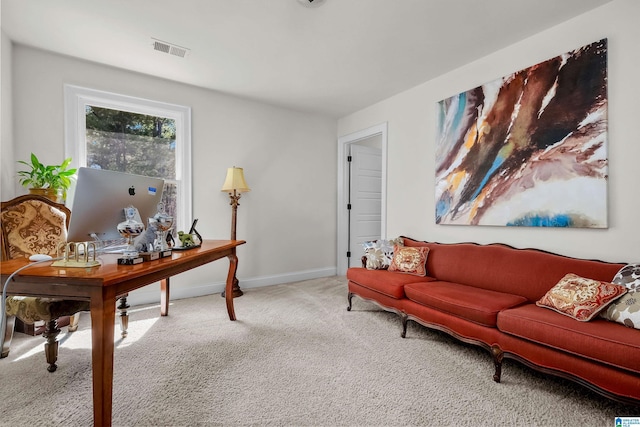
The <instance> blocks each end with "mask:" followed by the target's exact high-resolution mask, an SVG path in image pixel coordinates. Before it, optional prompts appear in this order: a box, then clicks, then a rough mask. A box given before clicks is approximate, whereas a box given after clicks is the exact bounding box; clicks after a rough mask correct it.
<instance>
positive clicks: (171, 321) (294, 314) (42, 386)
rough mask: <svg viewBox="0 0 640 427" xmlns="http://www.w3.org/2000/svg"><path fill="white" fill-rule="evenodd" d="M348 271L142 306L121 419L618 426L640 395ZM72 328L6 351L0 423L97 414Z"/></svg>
mask: <svg viewBox="0 0 640 427" xmlns="http://www.w3.org/2000/svg"><path fill="white" fill-rule="evenodd" d="M346 293H347V288H346V280H345V279H344V278H343V277H332V278H326V279H316V280H310V281H305V282H300V283H293V284H286V285H278V286H271V287H267V288H258V289H249V290H247V291H245V295H244V296H242V297H241V298H237V299H236V300H235V304H236V315H237V317H238V319H239V320H238V321H236V322H230V321H229V320H228V318H227V314H226V309H225V305H224V299H223V298H221V297H220V296H219V295H211V296H206V297H199V298H192V299H185V300H178V301H173V302H172V305H171V308H170V316H169V317H165V318H161V317H160V316H159V308H158V306H145V307H135V310H132V312H131V320H130V328H129V329H130V335H129V337H128V338H126V339H125V340H118V342H117V347H116V354H115V377H114V393H113V400H114V404H113V405H114V407H113V423H114V425H116V426H152V425H153V426H155V425H161V426H199V425H200V426H208V425H225V426H233V425H256V426H261V425H285V426H288V425H295V426H302V425H324V426H334V425H362V426H378V425H380V426H382V425H428V426H445V425H457V426H497V425H500V426H516V425H519V426H533V425H540V426H558V425H570V426H578V425H579V426H613V425H614V417H616V416H638V415H640V408H639V407H630V406H625V405H622V404H617V403H614V402H612V401H609V400H606V399H604V398H601V397H599V396H598V395H596V394H593V393H591V392H589V391H587V390H585V389H584V388H581V387H579V386H577V385H574V384H571V383H568V382H565V381H563V380H560V379H555V378H552V377H546V376H544V375H542V374H538V373H536V372H534V371H531V370H529V369H528V368H526V367H523V366H521V365H519V364H517V363H516V362H512V361H506V362H505V365H504V369H503V376H502V378H503V381H502V383H501V384H496V383H495V382H493V381H492V379H491V377H492V374H493V364H492V362H491V357H490V356H489V353H488V352H487V351H485V350H483V349H480V348H477V347H474V346H468V345H464V344H461V343H459V342H458V341H455V340H453V339H451V338H449V337H448V336H447V335H445V334H442V333H439V332H435V331H431V330H428V329H426V328H423V327H421V326H418V325H416V324H415V323H411V325H410V328H409V330H408V334H407V338H406V339H402V338H400V331H401V325H400V320H399V318H398V317H397V316H396V315H395V314H391V313H387V312H384V311H381V310H380V309H379V308H377V306H375V305H373V304H371V303H367V302H365V301H363V300H361V299H359V298H354V309H353V311H351V312H347V310H346V306H347V302H346ZM80 322H81V323H80V329H79V330H78V332H76V333H74V334H70V335H65V336H64V337H63V343H62V345H61V348H60V357H59V364H58V366H59V367H58V371H57V372H55V373H53V374H51V373H48V372H47V371H46V369H45V362H44V355H43V352H42V344H43V340H42V338H40V337H35V338H33V337H27V336H25V335H22V334H17V335H16V339H15V341H14V345H13V346H12V349H11V354H10V355H9V357H8V358H6V359H2V360H0V381H1V389H0V414H1V419H0V425H3V426H4V425H6V426H53V425H64V426H88V425H91V423H92V404H91V362H90V349H89V343H90V332H89V323H90V321H89V316H88V314H85V315H83V317H82V318H81V320H80Z"/></svg>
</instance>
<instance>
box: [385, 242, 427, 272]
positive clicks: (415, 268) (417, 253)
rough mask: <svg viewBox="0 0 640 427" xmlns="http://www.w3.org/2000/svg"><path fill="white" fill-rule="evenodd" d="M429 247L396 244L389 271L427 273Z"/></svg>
mask: <svg viewBox="0 0 640 427" xmlns="http://www.w3.org/2000/svg"><path fill="white" fill-rule="evenodd" d="M428 254H429V247H427V246H422V247H402V246H399V245H396V246H395V248H394V249H393V259H392V260H391V265H390V266H389V271H399V272H401V273H407V274H413V275H415V276H426V275H427V255H428Z"/></svg>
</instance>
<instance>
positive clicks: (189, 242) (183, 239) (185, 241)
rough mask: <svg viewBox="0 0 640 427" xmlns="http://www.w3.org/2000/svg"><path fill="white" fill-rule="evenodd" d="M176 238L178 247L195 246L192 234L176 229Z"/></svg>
mask: <svg viewBox="0 0 640 427" xmlns="http://www.w3.org/2000/svg"><path fill="white" fill-rule="evenodd" d="M178 239H179V240H180V247H182V248H192V247H194V246H196V243H195V242H194V241H193V234H187V233H185V232H184V231H178Z"/></svg>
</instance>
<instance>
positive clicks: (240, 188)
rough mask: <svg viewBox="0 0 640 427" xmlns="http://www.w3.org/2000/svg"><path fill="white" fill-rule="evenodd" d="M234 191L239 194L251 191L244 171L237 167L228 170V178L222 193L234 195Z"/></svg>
mask: <svg viewBox="0 0 640 427" xmlns="http://www.w3.org/2000/svg"><path fill="white" fill-rule="evenodd" d="M233 190H236V191H237V192H239V193H244V192H247V191H251V189H250V188H249V186H248V185H247V183H246V181H245V180H244V171H243V170H242V168H237V167H235V166H234V167H232V168H228V169H227V177H226V178H225V180H224V184H223V185H222V190H221V191H225V192H227V193H232V192H233Z"/></svg>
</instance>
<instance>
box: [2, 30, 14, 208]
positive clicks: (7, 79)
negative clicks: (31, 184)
mask: <svg viewBox="0 0 640 427" xmlns="http://www.w3.org/2000/svg"><path fill="white" fill-rule="evenodd" d="M12 51H13V49H12V45H11V41H10V40H9V38H8V37H7V36H6V34H5V33H4V32H2V31H0V98H1V99H0V181H1V183H0V200H8V199H10V198H11V197H13V183H14V180H15V161H14V157H13V144H12V142H13V133H12V132H13V126H12V120H13V116H12V114H11V100H12V95H11V93H12V90H11V64H12V61H11V53H12Z"/></svg>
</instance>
